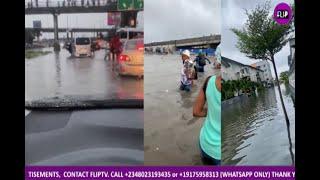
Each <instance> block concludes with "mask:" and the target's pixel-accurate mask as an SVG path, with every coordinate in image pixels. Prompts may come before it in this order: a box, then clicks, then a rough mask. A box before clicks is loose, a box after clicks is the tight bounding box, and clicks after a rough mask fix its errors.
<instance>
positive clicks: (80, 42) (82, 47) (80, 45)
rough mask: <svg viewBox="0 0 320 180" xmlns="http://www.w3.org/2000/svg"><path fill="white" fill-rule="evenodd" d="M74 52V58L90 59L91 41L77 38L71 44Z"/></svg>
mask: <svg viewBox="0 0 320 180" xmlns="http://www.w3.org/2000/svg"><path fill="white" fill-rule="evenodd" d="M73 45H74V47H73V48H74V50H73V55H74V56H75V57H91V56H92V51H91V39H90V38H87V37H77V38H75V39H74V42H73Z"/></svg>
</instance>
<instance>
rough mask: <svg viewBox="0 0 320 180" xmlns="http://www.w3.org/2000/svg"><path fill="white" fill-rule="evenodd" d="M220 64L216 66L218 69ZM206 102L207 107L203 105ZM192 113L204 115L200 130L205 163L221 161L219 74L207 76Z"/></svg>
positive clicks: (199, 115)
mask: <svg viewBox="0 0 320 180" xmlns="http://www.w3.org/2000/svg"><path fill="white" fill-rule="evenodd" d="M220 67H221V64H219V65H218V67H216V69H220ZM206 102H207V104H208V109H206V108H205V107H204V105H205V103H206ZM193 115H194V116H196V117H205V120H204V122H203V125H202V128H201V130H200V136H199V140H200V150H201V158H202V161H203V163H204V164H205V165H220V164H221V163H220V162H221V75H218V76H211V77H208V78H207V79H206V81H205V83H204V85H203V88H202V89H201V90H200V92H199V95H198V97H197V99H196V102H195V104H194V106H193Z"/></svg>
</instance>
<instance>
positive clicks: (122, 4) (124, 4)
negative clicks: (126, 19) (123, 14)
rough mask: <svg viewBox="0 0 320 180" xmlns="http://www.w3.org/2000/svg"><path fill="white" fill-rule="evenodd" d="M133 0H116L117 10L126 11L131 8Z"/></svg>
mask: <svg viewBox="0 0 320 180" xmlns="http://www.w3.org/2000/svg"><path fill="white" fill-rule="evenodd" d="M133 4H134V3H133V0H118V10H119V11H128V10H133V9H134V7H133Z"/></svg>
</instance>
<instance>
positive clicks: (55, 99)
mask: <svg viewBox="0 0 320 180" xmlns="http://www.w3.org/2000/svg"><path fill="white" fill-rule="evenodd" d="M74 36H76V35H75V34H74ZM61 37H63V36H61ZM90 38H92V42H93V41H96V40H97V39H98V38H97V37H85V38H76V39H74V41H73V42H74V43H76V44H88V43H89V44H90ZM111 38H112V35H110V37H106V39H111ZM66 42H72V39H71V38H70V36H69V40H67V39H66V40H61V42H60V43H59V44H62V45H60V49H59V50H58V51H55V48H54V47H53V45H54V42H53V40H47V41H41V39H40V43H37V44H36V43H35V44H33V45H30V46H31V48H29V47H28V49H27V50H26V57H25V82H26V83H25V107H26V109H30V110H32V109H37V108H43V109H63V108H67V109H72V108H93V107H96V108H109V107H110V106H114V107H127V106H130V107H141V100H143V98H144V91H143V82H144V80H143V78H140V77H139V76H137V75H136V74H132V75H131V74H129V75H122V74H119V73H118V72H117V71H113V70H112V68H113V67H112V66H111V65H110V64H109V63H108V62H109V61H107V60H104V59H105V58H107V56H106V53H108V50H105V49H104V47H103V46H99V47H98V49H94V51H93V52H92V55H91V56H89V55H87V54H88V52H87V50H84V49H82V48H77V49H76V48H75V46H73V45H74V44H73V45H71V46H64V45H63V44H65V43H66ZM106 43H109V42H108V41H107V42H106ZM137 43H140V44H142V45H143V38H141V40H134V41H132V42H130V43H129V44H128V47H130V48H136V47H137V46H136V45H137ZM35 45H37V47H35ZM40 45H44V46H43V47H40ZM91 51H92V49H91ZM76 55H78V56H76Z"/></svg>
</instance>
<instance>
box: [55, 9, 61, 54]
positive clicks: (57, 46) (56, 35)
mask: <svg viewBox="0 0 320 180" xmlns="http://www.w3.org/2000/svg"><path fill="white" fill-rule="evenodd" d="M53 28H54V45H53V47H54V51H60V44H59V36H58V34H59V31H58V14H56V13H55V14H53Z"/></svg>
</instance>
